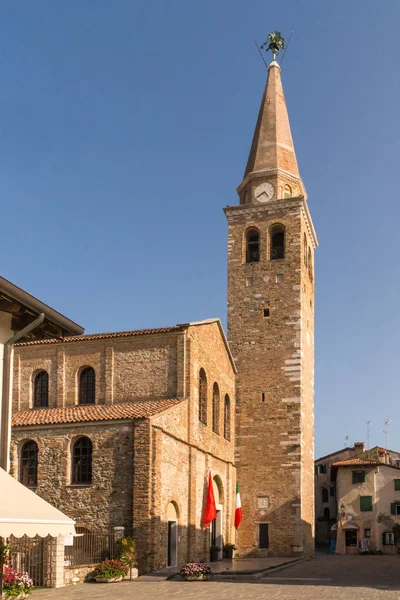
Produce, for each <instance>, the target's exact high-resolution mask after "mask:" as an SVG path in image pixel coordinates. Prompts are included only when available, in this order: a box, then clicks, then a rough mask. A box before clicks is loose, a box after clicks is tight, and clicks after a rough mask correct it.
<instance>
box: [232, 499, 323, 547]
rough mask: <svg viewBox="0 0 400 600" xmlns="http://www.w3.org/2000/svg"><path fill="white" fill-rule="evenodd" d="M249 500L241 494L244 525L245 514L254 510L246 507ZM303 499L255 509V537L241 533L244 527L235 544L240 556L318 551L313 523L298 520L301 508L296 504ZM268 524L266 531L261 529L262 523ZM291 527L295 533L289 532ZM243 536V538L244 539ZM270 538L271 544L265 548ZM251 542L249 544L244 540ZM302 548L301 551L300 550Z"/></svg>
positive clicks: (244, 521)
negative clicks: (273, 507) (270, 507)
mask: <svg viewBox="0 0 400 600" xmlns="http://www.w3.org/2000/svg"><path fill="white" fill-rule="evenodd" d="M247 501H248V499H247V498H246V497H244V498H243V497H242V508H243V522H242V525H241V527H243V525H244V526H246V513H247V514H251V511H250V510H249V508H248V507H247V506H246V505H247ZM297 504H300V502H296V501H290V502H285V503H283V504H281V505H280V506H279V508H278V509H276V510H268V509H262V510H261V509H260V510H258V512H257V510H254V513H253V514H254V525H253V535H252V537H250V536H249V537H247V540H246V538H245V535H243V534H242V536H241V529H240V528H239V531H238V533H237V535H236V540H237V541H236V542H235V543H236V544H237V545H238V546H239V549H240V558H262V557H268V556H269V557H272V556H282V557H296V556H297V557H301V556H304V555H306V556H313V555H314V553H315V537H314V534H313V531H312V525H311V523H309V522H308V521H305V520H304V519H301V520H299V521H298V522H297V520H296V519H297V515H296V513H297V511H299V510H300V508H299V507H297V506H293V505H297ZM262 513H264V514H262ZM264 524H266V525H268V528H267V530H266V531H265V530H264V531H263V532H262V530H261V527H260V526H261V525H264ZM290 530H292V532H293V533H291V532H290ZM242 531H243V530H242ZM241 537H242V539H241ZM266 537H267V538H268V540H267V541H268V547H265V546H264V547H262V545H261V544H265V539H266ZM246 541H247V542H248V545H247V544H245V543H244V542H246ZM299 547H302V550H298V548H299Z"/></svg>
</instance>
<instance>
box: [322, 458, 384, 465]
mask: <svg viewBox="0 0 400 600" xmlns="http://www.w3.org/2000/svg"><path fill="white" fill-rule="evenodd" d="M384 464H385V463H382V462H381V461H379V460H369V459H367V458H349V459H348V460H340V461H339V462H335V463H333V465H332V466H333V467H362V466H364V467H368V466H370V467H371V466H376V465H384Z"/></svg>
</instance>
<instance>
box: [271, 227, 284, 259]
mask: <svg viewBox="0 0 400 600" xmlns="http://www.w3.org/2000/svg"><path fill="white" fill-rule="evenodd" d="M270 236H271V255H270V258H271V260H276V259H278V258H285V230H284V228H283V227H282V225H274V226H273V227H271V230H270Z"/></svg>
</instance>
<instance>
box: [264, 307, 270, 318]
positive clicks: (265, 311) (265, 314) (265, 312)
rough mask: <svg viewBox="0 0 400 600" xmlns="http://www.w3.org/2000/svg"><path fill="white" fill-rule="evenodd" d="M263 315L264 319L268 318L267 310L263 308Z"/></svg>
mask: <svg viewBox="0 0 400 600" xmlns="http://www.w3.org/2000/svg"><path fill="white" fill-rule="evenodd" d="M263 315H264V317H266V318H267V317H269V308H264V310H263Z"/></svg>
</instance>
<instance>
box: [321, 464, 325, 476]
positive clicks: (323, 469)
mask: <svg viewBox="0 0 400 600" xmlns="http://www.w3.org/2000/svg"><path fill="white" fill-rule="evenodd" d="M322 472H323V473H324V475H326V465H322Z"/></svg>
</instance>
